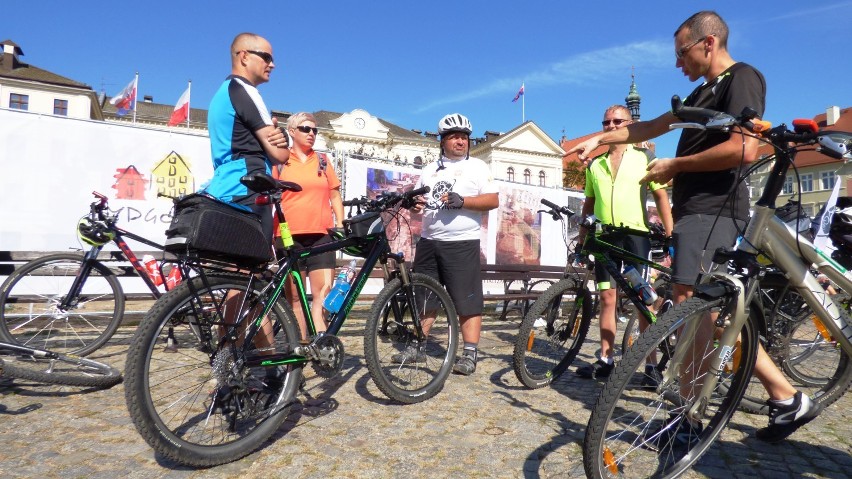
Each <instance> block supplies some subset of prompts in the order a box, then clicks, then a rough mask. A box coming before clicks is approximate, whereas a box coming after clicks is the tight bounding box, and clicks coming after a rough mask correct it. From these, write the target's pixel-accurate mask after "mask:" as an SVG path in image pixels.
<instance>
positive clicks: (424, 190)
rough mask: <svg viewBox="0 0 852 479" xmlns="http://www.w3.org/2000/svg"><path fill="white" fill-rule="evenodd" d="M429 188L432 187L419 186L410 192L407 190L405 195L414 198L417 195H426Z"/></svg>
mask: <svg viewBox="0 0 852 479" xmlns="http://www.w3.org/2000/svg"><path fill="white" fill-rule="evenodd" d="M429 190H430V188H429V187H428V186H423V187H421V188H417V189H416V190H411V191H409V192H406V193H405V196H406V197H407V198H413V197H415V196H420V195H425V194H426V193H428V192H429Z"/></svg>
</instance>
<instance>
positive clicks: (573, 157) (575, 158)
mask: <svg viewBox="0 0 852 479" xmlns="http://www.w3.org/2000/svg"><path fill="white" fill-rule="evenodd" d="M599 133H600V132H599V131H596V132H594V133H589V134H588V135H583V136H581V137H579V138H572V139H570V140H569V139H567V138H565V137H562V140H561V141H560V142H559V146H561V147H562V149H563V150H565V151H568V150H570V149H571V148H574V147H575V146H577V145H579V144H580V143H581V142H583V141H585V140H588V139H589V138H591V137H593V136H595V135H597V134H599ZM607 149H608V147H607V146H599V147H597V148H595V149H594V150H592V151H591V152H589V154H587V155H586V157H587V158H594V157H596V156H598V155H600V154H603V153H606V151H607ZM569 163H580V158H579V155H577V154H576V153H571V154H570V155H567V154H566V155H565V156H563V157H562V167H563V168H564V167H565V166H566V165H568V164H569Z"/></svg>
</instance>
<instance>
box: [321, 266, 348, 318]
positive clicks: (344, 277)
mask: <svg viewBox="0 0 852 479" xmlns="http://www.w3.org/2000/svg"><path fill="white" fill-rule="evenodd" d="M355 265H356V263H355V260H354V259H353V260H352V262H351V263H349V266H348V267H347V268H343V269H341V270H340V273H338V275H337V277H336V278H335V279H334V284H333V285H332V286H331V291H329V292H328V296H326V297H325V301H323V302H322V305H323V307H324V308H325V309H327V310H328V311H329V312H330V313H336V312H338V311H340V307H341V306H343V299H344V298H346V293H348V292H349V288H350V285H349V282H350V281H351V277H354V276H355Z"/></svg>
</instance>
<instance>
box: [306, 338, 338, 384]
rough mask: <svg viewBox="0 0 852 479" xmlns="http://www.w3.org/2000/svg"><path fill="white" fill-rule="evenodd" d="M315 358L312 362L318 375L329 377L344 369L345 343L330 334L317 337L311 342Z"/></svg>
mask: <svg viewBox="0 0 852 479" xmlns="http://www.w3.org/2000/svg"><path fill="white" fill-rule="evenodd" d="M311 347H312V348H313V349H314V352H315V358H314V360H313V362H312V363H311V364H312V365H313V368H314V371H315V372H316V373H317V375H318V376H320V377H322V378H325V379H328V378H330V377H333V376H335V375H336V374H337V373H339V372H340V370H341V369H343V354H344V352H343V343H342V342H341V341H340V338H338V337H337V336H332V335H330V334H327V335H322V336H320V337H318V338H316V339H315V340H314V341H313V344H311Z"/></svg>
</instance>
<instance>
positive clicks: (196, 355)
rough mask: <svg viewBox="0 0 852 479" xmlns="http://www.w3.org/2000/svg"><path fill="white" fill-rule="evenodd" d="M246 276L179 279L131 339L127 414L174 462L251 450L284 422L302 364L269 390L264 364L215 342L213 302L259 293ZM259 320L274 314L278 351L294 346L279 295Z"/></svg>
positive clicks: (194, 462)
mask: <svg viewBox="0 0 852 479" xmlns="http://www.w3.org/2000/svg"><path fill="white" fill-rule="evenodd" d="M205 281H206V282H207V285H206V286H205ZM247 283H248V278H247V277H246V276H240V275H233V274H224V275H212V274H207V275H204V276H199V277H195V278H192V279H191V280H189V281H184V282H183V283H181V284H180V285H179V286H178V287H176V288H175V289H173V290H171V291H169V292H168V293H166V294H165V295H163V296H162V297H161V298H160V299H159V300H158V301H157V302H156V303H155V304H154V306H153V307H152V308H151V310H150V311H149V312H148V314H147V315H146V316H145V319H144V320H143V321H142V323H141V324H140V325H139V328H138V329H137V331H136V334H135V335H134V337H133V340H132V342H131V345H130V349H129V351H128V355H127V365H126V372H125V376H126V378H127V381H126V384H125V400H126V403H127V408H128V410H129V412H130V417H131V418H132V420H133V424H134V425H135V426H136V429H137V430H138V431H139V433H140V435H141V436H142V437H143V438H144V439H145V441H146V442H147V443H148V444H149V445H150V446H151V447H152V448H153V449H154V450H155V451H156V452H158V453H160V454H162V455H163V456H165V457H167V458H169V459H171V460H173V461H176V462H178V463H181V464H185V465H189V466H193V467H209V466H214V465H218V464H224V463H227V462H231V461H234V460H237V459H239V458H241V457H243V456H246V455H248V454H250V453H251V452H253V451H254V450H255V449H257V448H258V447H260V445H261V444H263V442H264V441H266V440H267V439H268V438H269V437H270V436H271V435H272V434H273V433H274V432H275V431H276V430H277V429H278V427H279V426H280V425H281V423H283V422H284V420H285V419H286V417H287V414H288V412H289V409H290V406H291V403H292V400H293V398H294V397H295V395H296V392H297V388H298V384H299V380H300V376H301V366H299V367H297V366H293V365H290V366H287V367H286V368H284V369H283V371H284V375H283V384H282V386H281V387H282V389H280V390H276V391H274V392H273V391H269V390H268V389H269V388H267V384H268V383H267V382H265V368H263V367H258V368H247V367H246V366H245V365H244V363H243V362H242V361H241V360H235V359H234V356H233V354H232V353H233V352H234V351H235V350H236V349H237V347H236V346H233V347H232V346H231V344H232V343H230V342H228V343H225V345H224V346H222V347H218V346H217V345H218V344H219V340H218V337H219V334H218V330H219V327H220V326H222V325H223V324H224V321H223V319H222V318H221V317H220V316H218V313H217V311H220V310H218V309H216V304H219V305H221V304H223V301H224V298H232V297H233V296H234V295H235V296H236V297H237V298H241V297H243V296H241V295H244V294H247V295H248V296H249V300H248V301H252V300H254V299H256V298H257V297H258V295H259V294H261V293H260V291H261V288H262V286H263V283H262V282H261V281H256V282H255V283H254V285H255V286H254V287H253V288H251V289H249V288H248V286H247ZM190 285H191V286H192V287H193V288H194V289H195V291H196V293H193V291H192V290H191V289H190ZM198 304H200V305H201V308H203V310H201V311H203V312H204V313H209V314H203V315H201V316H199V315H198V314H197V313H196V312H197V311H200V310H199V309H198V308H197V307H196V308H193V307H192V306H193V305H195V306H198ZM212 316H215V317H212ZM263 320H264V321H268V320H271V321H273V328H272V330H273V331H274V334H275V338H274V345H275V351H276V352H286V351H292V350H293V348H295V347H296V346H297V345H298V340H299V333H298V329H297V327H296V323H295V319H294V317H293V315H292V312H291V311H290V310H289V306H288V305H287V304H286V301H283V300H280V301H277V302H276V304H275V305H273V307H272V309H271V310H270V313H269V315H268V316H267V317H266V318H264V319H263ZM251 321H254V318H252V317H251V316H249V317H246V318H245V324H250V322H251ZM237 354H240V353H239V351H237ZM276 367H280V366H276ZM279 391H280V392H279Z"/></svg>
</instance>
